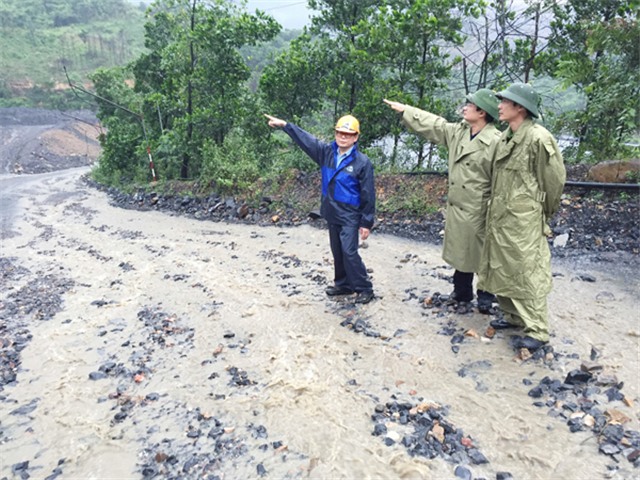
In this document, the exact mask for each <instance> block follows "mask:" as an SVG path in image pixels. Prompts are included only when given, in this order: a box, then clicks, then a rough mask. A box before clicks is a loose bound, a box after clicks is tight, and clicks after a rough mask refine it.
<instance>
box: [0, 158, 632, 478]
mask: <svg viewBox="0 0 640 480" xmlns="http://www.w3.org/2000/svg"><path fill="white" fill-rule="evenodd" d="M83 173H86V170H84V169H79V170H70V171H64V172H57V173H49V174H42V175H34V176H30V177H28V178H27V177H20V178H17V177H2V178H0V189H1V190H2V196H3V197H2V198H3V200H2V205H3V212H2V216H3V217H2V240H1V241H2V244H1V255H0V256H1V258H2V276H1V277H0V278H1V281H2V285H1V287H2V288H1V292H0V302H1V303H0V315H1V317H2V322H3V323H2V326H1V330H0V341H1V342H2V362H4V363H3V365H4V366H3V372H2V373H3V377H2V380H3V383H2V387H1V391H0V457H1V462H0V464H1V469H0V478H7V479H14V478H15V479H17V478H29V477H30V478H51V479H53V478H60V479H106V478H109V479H125V478H127V479H128V478H134V479H139V478H194V479H196V478H198V479H199V478H212V479H213V478H219V479H247V478H260V477H264V478H273V479H286V478H311V479H450V478H456V477H455V472H456V471H457V472H458V476H459V477H460V478H487V479H494V478H504V479H506V478H513V479H594V478H614V479H632V478H638V475H639V472H640V469H639V468H637V465H638V461H637V458H638V456H637V454H634V451H636V450H637V447H636V446H634V445H635V443H637V437H636V435H635V433H634V432H637V430H638V424H639V409H638V404H639V402H640V398H639V395H640V389H639V386H640V360H639V336H640V325H639V319H640V318H639V313H638V312H639V311H640V309H639V308H638V307H639V305H638V303H639V302H638V293H639V289H638V286H639V282H638V270H637V258H634V257H632V256H623V254H621V256H620V258H619V259H616V258H609V259H608V261H607V262H596V263H593V262H591V261H578V260H577V259H575V258H574V259H571V260H568V259H567V260H562V262H559V261H558V260H555V261H554V265H553V273H554V290H553V292H552V293H551V295H550V296H549V309H550V318H551V332H552V339H551V345H552V347H553V351H552V352H547V354H545V356H544V357H543V358H524V359H523V358H522V357H521V356H518V354H517V353H518V352H515V351H514V350H513V348H512V347H511V346H510V345H509V338H508V337H509V334H505V333H504V332H497V333H496V334H495V336H493V337H492V338H489V337H487V336H486V335H485V333H486V329H487V325H488V321H489V320H490V318H491V317H489V316H485V315H481V314H479V313H477V311H476V310H474V311H472V312H470V313H464V314H463V313H456V312H452V311H447V310H446V309H443V308H438V307H433V308H430V307H432V306H431V305H428V301H426V300H425V299H428V298H430V297H431V296H432V295H433V294H434V293H436V292H440V293H449V291H450V290H451V285H450V283H449V280H450V277H451V275H452V274H453V271H452V269H450V268H449V267H447V266H446V265H445V264H444V262H443V261H442V259H441V257H440V247H438V246H433V245H429V244H425V243H420V242H414V241H409V240H405V239H400V238H396V237H392V236H385V235H380V234H375V232H374V234H373V235H372V236H371V237H370V239H369V240H368V242H367V248H364V249H363V250H362V255H363V257H364V260H365V263H366V265H367V267H368V268H369V269H370V270H371V276H372V279H373V284H374V287H375V292H376V295H377V299H376V300H375V301H373V302H372V303H370V304H367V305H363V306H360V305H358V306H355V305H354V304H353V303H352V299H350V298H348V297H343V298H339V299H330V298H328V297H326V296H325V294H324V289H325V288H326V286H327V285H329V284H331V280H332V271H333V270H332V263H331V256H330V251H329V245H328V235H327V232H326V230H324V229H321V228H313V227H311V226H300V227H296V228H278V227H257V226H247V225H240V224H227V223H214V222H203V221H198V220H193V219H188V218H184V217H177V216H171V215H168V214H162V213H159V212H137V211H132V210H123V209H119V208H116V207H113V206H111V205H110V204H109V201H108V198H107V196H106V195H105V194H104V193H101V192H98V191H96V190H94V189H92V188H90V187H88V186H86V184H85V183H83V182H82V181H80V177H81V175H82V174H83ZM581 366H582V367H583V372H585V371H590V372H594V378H595V372H597V374H598V378H599V380H598V382H599V383H596V382H592V383H589V384H588V385H589V386H588V387H587V384H585V387H584V389H581V390H579V392H581V393H580V395H578V396H575V395H573V393H572V394H571V395H569V396H567V397H562V396H560V393H558V392H556V395H555V396H554V395H551V394H550V393H549V392H547V390H546V385H552V382H553V381H559V382H560V383H558V384H557V385H560V384H562V385H563V386H562V387H558V388H559V390H560V391H561V393H562V392H565V393H566V392H569V393H571V392H573V391H577V390H576V389H575V388H574V390H572V388H573V387H572V384H569V386H568V387H565V386H566V385H568V384H567V383H566V382H565V379H566V378H567V376H568V375H569V374H570V373H571V372H574V373H575V371H580V369H581ZM545 378H546V380H545ZM585 381H586V380H585ZM541 382H542V383H541ZM545 382H546V383H545ZM563 382H565V383H563ZM540 385H543V386H545V388H542V390H538V393H540V395H537V394H536V393H535V392H532V389H534V387H536V386H540ZM573 385H575V383H573ZM587 388H592V390H589V391H588V392H587V391H586V390H585V389H587ZM607 392H608V393H607ZM572 395H573V396H572ZM587 401H588V402H591V404H593V405H590V407H593V408H596V407H597V410H598V411H600V412H601V413H602V415H601V417H602V419H604V420H602V421H603V422H604V421H606V424H605V423H603V424H602V425H600V429H599V430H595V429H594V428H591V427H592V426H593V425H592V423H593V422H595V423H596V425H597V423H598V421H599V420H600V417H598V415H597V414H596V413H594V412H595V411H596V410H593V409H591V410H589V411H590V412H591V419H592V420H593V422H592V423H589V422H587V421H586V420H585V418H586V417H587V416H586V415H585V412H586V411H587V410H586V409H584V408H581V405H583V404H584V402H587ZM403 409H405V410H411V414H410V415H409V414H405V413H402V411H403ZM425 411H428V412H431V414H432V417H431V418H432V420H433V422H432V423H430V424H429V427H428V432H427V433H424V432H423V433H422V434H421V435H422V436H423V437H425V435H426V437H430V438H431V437H433V438H431V443H432V444H434V445H435V446H436V447H437V448H436V449H435V450H434V451H433V452H432V454H429V453H428V452H427V453H426V454H420V451H419V450H417V449H416V448H415V445H416V444H415V443H412V441H411V439H410V437H411V435H413V434H414V432H415V431H416V426H417V425H418V423H416V419H419V418H421V417H420V415H421V414H423V413H424V412H425ZM403 418H404V421H402V419H403ZM590 421H591V420H590ZM572 422H573V423H572ZM576 422H578V423H576ZM579 422H583V424H580V423H579ZM378 425H383V426H378ZM423 425H424V424H423ZM575 425H578V427H579V428H578V427H575V428H572V426H575ZM614 427H615V428H617V429H618V430H619V431H620V432H626V433H625V435H624V436H621V437H620V438H618V439H616V441H615V442H614V443H615V445H614V444H613V443H612V442H613V440H611V438H609V437H607V438H605V439H604V440H603V438H604V437H605V436H607V435H610V436H615V435H614V434H613V433H611V432H612V431H613V430H612V429H613V428H614ZM606 428H609V430H608V431H609V433H607V434H605V433H604V431H605V429H606ZM445 435H452V438H453V436H455V435H457V438H458V440H462V441H463V444H464V445H465V448H466V450H465V451H462V450H460V451H459V452H457V454H453V452H452V451H451V450H449V451H447V448H444V447H442V445H444V444H445V443H446V442H445V441H444V440H443V439H444V436H445ZM605 440H606V441H609V446H605V447H606V448H603V442H605V443H606V441H605ZM438 442H439V443H438ZM616 442H617V443H616ZM439 445H440V446H439ZM463 450H464V449H463ZM470 451H473V454H472V455H468V453H469V452H470ZM639 453H640V452H639ZM634 455H635V456H634ZM483 459H484V460H486V461H484V460H483ZM634 465H635V466H634ZM457 467H458V468H457ZM459 467H464V468H459Z"/></svg>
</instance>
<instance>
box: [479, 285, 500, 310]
mask: <svg viewBox="0 0 640 480" xmlns="http://www.w3.org/2000/svg"><path fill="white" fill-rule="evenodd" d="M477 293H478V311H479V312H480V313H483V314H485V315H489V314H490V313H491V305H492V304H493V302H495V301H496V296H495V295H494V294H493V293H490V292H485V291H484V290H478V292H477Z"/></svg>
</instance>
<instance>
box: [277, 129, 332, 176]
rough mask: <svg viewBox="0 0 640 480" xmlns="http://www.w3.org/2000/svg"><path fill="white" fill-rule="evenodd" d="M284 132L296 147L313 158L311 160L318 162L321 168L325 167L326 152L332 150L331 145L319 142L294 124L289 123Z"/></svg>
mask: <svg viewBox="0 0 640 480" xmlns="http://www.w3.org/2000/svg"><path fill="white" fill-rule="evenodd" d="M282 130H284V132H285V133H286V134H287V135H289V136H290V137H291V140H293V141H294V142H295V143H296V145H298V146H299V147H300V148H301V149H302V150H303V151H304V153H306V154H307V155H308V156H309V157H310V158H311V160H313V161H314V162H316V163H317V164H318V165H319V166H322V165H323V159H324V157H325V153H324V152H325V151H326V149H327V148H330V146H329V144H327V143H325V142H323V141H321V140H318V139H317V138H316V137H314V136H313V135H311V134H310V133H309V132H306V131H304V130H303V129H301V128H300V127H298V126H297V125H294V124H292V123H288V122H287V124H286V125H285V126H284V128H283V129H282Z"/></svg>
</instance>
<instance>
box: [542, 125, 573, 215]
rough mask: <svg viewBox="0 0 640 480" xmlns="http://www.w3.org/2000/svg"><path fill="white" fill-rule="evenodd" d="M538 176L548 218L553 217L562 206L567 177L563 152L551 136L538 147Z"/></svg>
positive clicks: (545, 213)
mask: <svg viewBox="0 0 640 480" xmlns="http://www.w3.org/2000/svg"><path fill="white" fill-rule="evenodd" d="M536 170H537V171H536V176H537V177H538V185H539V186H540V190H541V192H543V194H542V195H543V201H542V206H543V208H544V215H545V217H546V218H547V219H549V218H551V217H552V216H553V215H554V214H555V213H556V211H557V210H558V207H559V206H560V198H561V196H562V190H563V189H564V182H565V180H566V179H567V172H566V170H565V167H564V161H563V159H562V154H561V153H560V149H559V148H558V144H557V143H556V141H555V140H554V139H553V137H549V138H546V139H544V140H543V141H542V142H541V145H540V148H538V158H537V169H536Z"/></svg>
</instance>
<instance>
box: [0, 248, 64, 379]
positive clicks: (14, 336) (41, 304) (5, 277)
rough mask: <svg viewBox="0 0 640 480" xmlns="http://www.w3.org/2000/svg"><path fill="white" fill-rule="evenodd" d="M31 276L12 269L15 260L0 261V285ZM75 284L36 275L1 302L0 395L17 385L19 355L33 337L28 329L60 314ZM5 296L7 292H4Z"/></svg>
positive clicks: (53, 276) (48, 276) (23, 270)
mask: <svg viewBox="0 0 640 480" xmlns="http://www.w3.org/2000/svg"><path fill="white" fill-rule="evenodd" d="M30 273H31V272H29V271H28V270H27V269H25V268H23V267H18V266H16V265H15V263H14V260H12V259H9V258H4V257H3V258H0V279H2V284H3V285H7V284H8V283H7V282H8V281H9V280H11V281H12V282H14V281H16V280H18V279H23V278H24V277H27V276H28V275H29V274H30ZM73 286H74V282H73V281H72V280H69V279H65V278H61V277H58V276H56V275H51V274H47V275H42V274H39V275H38V276H36V278H35V279H33V280H30V281H28V282H27V283H26V285H24V286H23V287H21V288H19V289H18V290H15V291H13V290H12V291H10V292H9V294H8V295H7V297H6V298H4V299H0V391H2V390H4V387H5V385H8V384H11V383H13V382H15V381H16V378H17V373H18V371H19V369H20V362H21V361H20V352H21V351H22V350H23V349H24V348H25V347H26V346H27V345H28V343H29V341H30V340H31V338H32V336H31V333H30V331H29V328H28V327H27V325H28V323H29V322H30V321H33V320H43V321H47V320H50V319H51V318H53V317H54V316H55V315H56V314H57V313H58V312H60V311H61V310H62V301H63V295H64V294H65V293H66V292H67V291H69V290H70V289H71V288H72V287H73ZM3 293H6V290H5V292H3Z"/></svg>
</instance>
